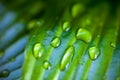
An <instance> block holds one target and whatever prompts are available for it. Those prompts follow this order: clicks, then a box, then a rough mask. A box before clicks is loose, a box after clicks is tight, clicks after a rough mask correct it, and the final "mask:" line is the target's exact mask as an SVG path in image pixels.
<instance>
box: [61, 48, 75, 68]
mask: <svg viewBox="0 0 120 80" xmlns="http://www.w3.org/2000/svg"><path fill="white" fill-rule="evenodd" d="M73 55H74V47H73V46H70V47H68V49H67V50H66V52H65V54H64V56H63V58H62V60H61V62H60V70H65V68H66V67H67V65H68V64H69V63H70V61H71V59H72V57H73Z"/></svg>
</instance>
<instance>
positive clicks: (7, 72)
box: [0, 69, 10, 77]
mask: <svg viewBox="0 0 120 80" xmlns="http://www.w3.org/2000/svg"><path fill="white" fill-rule="evenodd" d="M9 74H10V71H9V70H7V69H5V70H3V71H1V72H0V77H8V76H9Z"/></svg>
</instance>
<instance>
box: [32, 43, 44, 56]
mask: <svg viewBox="0 0 120 80" xmlns="http://www.w3.org/2000/svg"><path fill="white" fill-rule="evenodd" d="M44 51H45V47H44V46H43V45H42V44H41V43H36V44H35V45H34V47H33V56H34V57H35V58H40V57H41V56H42V55H43V53H44Z"/></svg>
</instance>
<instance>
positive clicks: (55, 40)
mask: <svg viewBox="0 0 120 80" xmlns="http://www.w3.org/2000/svg"><path fill="white" fill-rule="evenodd" d="M60 43H61V41H60V38H58V37H55V38H53V40H52V41H51V46H52V47H54V48H56V47H58V46H59V45H60Z"/></svg>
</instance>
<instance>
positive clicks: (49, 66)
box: [43, 60, 51, 70]
mask: <svg viewBox="0 0 120 80" xmlns="http://www.w3.org/2000/svg"><path fill="white" fill-rule="evenodd" d="M43 67H44V68H45V69H48V70H49V69H50V68H51V64H50V62H48V61H46V60H45V61H44V62H43Z"/></svg>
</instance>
